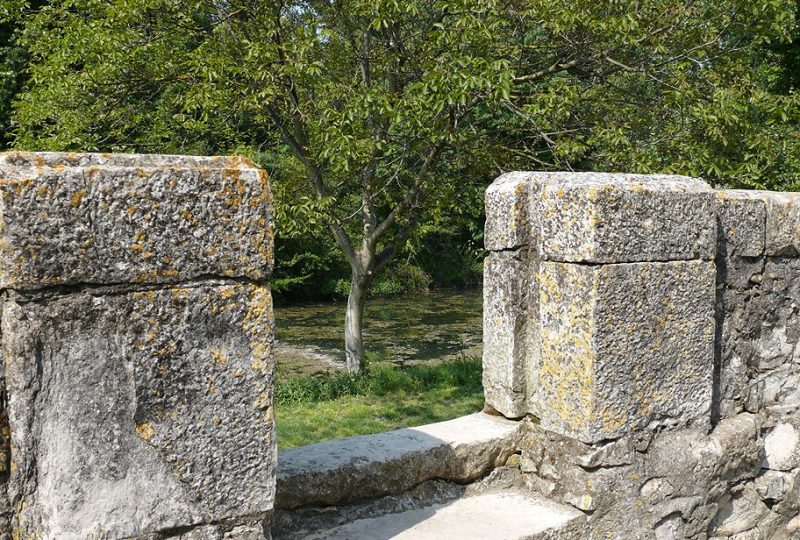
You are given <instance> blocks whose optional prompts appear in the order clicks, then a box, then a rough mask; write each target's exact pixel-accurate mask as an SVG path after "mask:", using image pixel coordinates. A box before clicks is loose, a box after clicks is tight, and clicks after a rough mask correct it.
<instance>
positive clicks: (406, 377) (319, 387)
mask: <svg viewBox="0 0 800 540" xmlns="http://www.w3.org/2000/svg"><path fill="white" fill-rule="evenodd" d="M481 369H482V368H481V359H480V358H477V357H475V358H466V357H465V358H461V359H458V360H452V361H449V362H444V363H441V364H435V365H430V364H419V365H414V366H403V367H394V366H391V365H386V364H374V363H373V364H368V366H367V369H366V370H365V371H364V372H362V373H359V374H355V375H351V374H349V373H345V372H330V371H329V372H325V373H322V374H319V375H312V376H295V377H288V378H283V379H282V378H278V380H277V381H276V383H275V403H277V404H279V405H280V404H282V403H283V404H286V403H316V402H320V401H331V400H335V399H338V398H341V397H344V396H384V395H387V394H391V393H396V392H398V391H407V392H426V391H429V390H433V389H437V388H446V387H452V386H455V387H463V388H473V389H480V387H481Z"/></svg>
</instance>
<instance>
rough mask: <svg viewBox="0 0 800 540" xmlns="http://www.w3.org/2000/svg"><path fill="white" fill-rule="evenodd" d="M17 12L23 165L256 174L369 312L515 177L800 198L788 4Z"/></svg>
mask: <svg viewBox="0 0 800 540" xmlns="http://www.w3.org/2000/svg"><path fill="white" fill-rule="evenodd" d="M4 4H5V7H4V13H5V16H6V18H7V19H6V21H5V24H6V25H10V26H7V27H8V28H13V29H14V30H13V37H12V38H11V41H12V42H13V43H12V45H13V46H14V47H17V48H19V49H20V50H22V51H24V53H25V59H26V62H27V64H26V68H25V69H26V71H25V77H24V80H25V81H26V82H25V84H24V86H23V88H22V90H21V91H20V92H19V93H17V94H16V98H15V102H14V110H13V115H12V119H13V124H12V126H11V127H12V139H13V144H14V145H15V146H17V147H19V148H26V149H32V150H33V149H36V150H41V149H70V150H106V151H143V152H180V153H231V152H239V153H245V154H248V155H251V156H253V157H255V158H256V159H257V160H258V161H259V162H260V163H262V164H263V165H265V166H267V167H268V168H269V169H270V170H271V171H272V172H273V173H274V174H273V177H274V179H275V180H276V193H277V202H278V232H279V236H280V235H283V237H284V238H287V237H290V236H292V235H307V234H314V233H319V231H320V229H327V230H328V231H330V233H331V235H332V238H333V239H334V240H335V242H336V245H337V246H338V248H339V249H340V250H341V252H342V253H343V254H344V257H345V258H346V260H347V261H348V262H349V265H350V267H351V270H352V273H351V286H352V288H351V298H350V299H351V301H354V302H355V303H356V304H358V303H359V302H361V311H363V299H359V298H360V296H359V295H356V296H357V297H358V298H355V300H354V296H353V293H354V291H355V292H358V290H360V289H364V288H369V285H370V283H371V282H372V281H373V280H374V275H375V274H376V273H377V272H378V271H380V269H381V268H382V267H383V266H384V265H385V264H386V263H387V262H388V261H389V260H390V259H391V257H392V256H394V255H395V254H396V253H397V252H398V251H402V250H404V249H406V250H407V249H409V246H412V245H413V241H414V238H415V237H417V236H418V235H419V234H420V232H422V231H425V230H426V228H427V230H430V228H431V227H433V226H436V224H446V223H447V222H448V220H452V219H453V217H452V216H469V219H475V216H476V214H478V215H479V210H478V211H477V212H476V210H475V208H474V206H475V205H476V204H478V205H479V203H477V201H478V200H479V197H480V193H481V191H482V189H483V187H484V186H485V183H486V181H487V180H488V179H490V178H492V177H494V176H496V175H497V174H498V173H499V172H502V171H504V170H509V169H514V168H522V169H579V170H592V169H593V170H600V169H605V170H619V171H630V172H674V173H683V174H690V175H694V176H702V177H705V178H707V179H708V180H710V181H712V182H714V183H717V184H725V185H735V186H750V187H759V188H763V187H767V188H796V187H798V186H800V138H799V135H798V133H799V128H798V126H800V107H799V106H798V104H799V102H798V95H797V93H796V91H795V86H794V85H795V83H796V77H795V76H794V75H792V74H791V70H792V69H793V66H795V64H794V63H793V62H796V60H794V59H795V58H796V50H797V49H796V48H794V47H795V44H794V43H793V42H792V41H791V39H792V36H793V32H794V31H795V30H794V29H795V24H796V18H795V11H796V8H797V4H796V1H795V0H757V1H750V0H747V1H746V0H651V1H647V2H641V1H634V0H605V1H596V0H341V1H340V0H278V1H273V0H270V1H266V0H112V1H108V0H51V1H50V2H46V3H43V4H40V5H31V4H30V2H26V1H25V0H5V2H4ZM15 80H20V79H15ZM361 296H363V295H361ZM356 307H357V306H356ZM356 311H358V310H356ZM349 313H350V311H348V314H349ZM354 317H355V319H356V322H357V324H356V325H355V326H359V327H360V315H355V316H354ZM354 331H355V330H354ZM358 337H359V339H360V330H359V336H358ZM348 354H349V353H348ZM353 354H355V355H356V356H358V354H359V353H358V351H355V352H354V353H353ZM361 356H362V357H363V347H362V351H361ZM362 359H363V358H362ZM357 361H358V358H356V362H357Z"/></svg>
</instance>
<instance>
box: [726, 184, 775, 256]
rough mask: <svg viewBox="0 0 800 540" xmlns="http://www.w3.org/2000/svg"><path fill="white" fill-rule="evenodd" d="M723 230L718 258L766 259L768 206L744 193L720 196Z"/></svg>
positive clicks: (729, 192) (751, 193)
mask: <svg viewBox="0 0 800 540" xmlns="http://www.w3.org/2000/svg"><path fill="white" fill-rule="evenodd" d="M716 196H717V220H718V227H719V231H718V232H719V239H720V243H719V245H718V254H719V255H724V256H727V257H761V256H763V255H764V246H765V244H764V242H765V234H766V233H765V231H766V219H767V218H766V215H767V210H766V205H765V203H764V201H763V200H761V199H758V198H756V197H754V196H753V192H751V191H744V190H736V189H729V190H722V191H717V192H716Z"/></svg>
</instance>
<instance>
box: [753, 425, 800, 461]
mask: <svg viewBox="0 0 800 540" xmlns="http://www.w3.org/2000/svg"><path fill="white" fill-rule="evenodd" d="M764 452H765V453H766V455H765V456H764V463H762V465H761V467H762V468H764V469H771V470H774V471H789V470H791V469H795V468H797V467H800V433H798V431H797V429H795V427H794V426H793V425H792V424H790V423H788V422H781V423H779V424H778V425H777V426H775V428H774V429H773V430H772V431H770V433H769V435H767V436H766V437H765V438H764Z"/></svg>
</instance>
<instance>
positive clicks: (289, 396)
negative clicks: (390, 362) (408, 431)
mask: <svg viewBox="0 0 800 540" xmlns="http://www.w3.org/2000/svg"><path fill="white" fill-rule="evenodd" d="M275 402H276V416H277V424H278V444H279V446H280V448H291V447H294V446H302V445H305V444H310V443H313V442H318V441H323V440H329V439H340V438H342V437H349V436H351V435H365V434H369V433H379V432H381V431H388V430H391V429H397V428H401V427H409V426H416V425H420V424H427V423H429V422H437V421H440V420H448V419H451V418H455V417H457V416H461V415H464V414H469V413H472V412H476V411H479V410H480V409H481V407H482V406H483V389H482V388H481V360H480V358H466V359H462V360H455V361H451V362H445V363H442V364H438V365H416V366H408V367H393V366H387V365H373V366H370V367H369V368H368V370H367V371H366V372H365V373H363V374H359V375H354V376H353V375H348V374H346V373H340V372H334V373H330V372H329V373H324V374H322V375H316V376H309V377H291V378H285V379H281V378H278V380H277V382H276V385H275Z"/></svg>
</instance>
